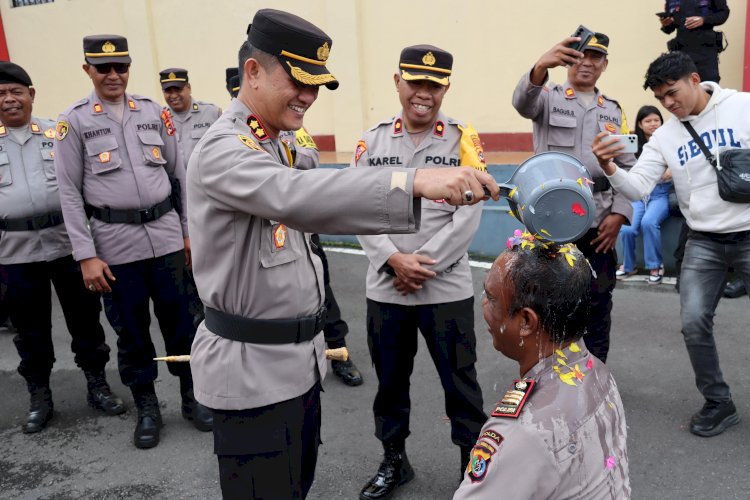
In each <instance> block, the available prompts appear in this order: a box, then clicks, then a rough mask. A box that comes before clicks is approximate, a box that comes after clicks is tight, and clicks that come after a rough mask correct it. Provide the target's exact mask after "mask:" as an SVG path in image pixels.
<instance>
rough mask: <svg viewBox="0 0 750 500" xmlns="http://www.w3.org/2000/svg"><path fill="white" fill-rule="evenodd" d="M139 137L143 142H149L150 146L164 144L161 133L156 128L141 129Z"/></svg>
mask: <svg viewBox="0 0 750 500" xmlns="http://www.w3.org/2000/svg"><path fill="white" fill-rule="evenodd" d="M138 138H139V139H140V140H141V142H142V143H143V144H148V145H149V146H163V145H164V140H162V138H161V134H159V132H158V131H156V130H139V131H138Z"/></svg>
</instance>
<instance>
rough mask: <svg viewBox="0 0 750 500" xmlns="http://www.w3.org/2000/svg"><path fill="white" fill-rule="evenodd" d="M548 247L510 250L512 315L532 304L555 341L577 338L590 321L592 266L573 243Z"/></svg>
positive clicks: (509, 272) (509, 276) (538, 246)
mask: <svg viewBox="0 0 750 500" xmlns="http://www.w3.org/2000/svg"><path fill="white" fill-rule="evenodd" d="M546 247H547V248H545V247H544V246H541V245H536V246H534V247H533V248H525V249H524V248H521V246H516V247H513V248H512V249H510V250H507V252H508V253H510V254H511V255H512V256H513V257H512V260H511V261H510V265H509V266H508V271H507V274H506V276H507V278H508V279H510V282H511V289H512V290H513V300H512V301H511V304H510V308H509V309H510V310H509V311H508V312H509V314H510V315H511V316H512V315H513V314H515V313H516V312H518V311H520V310H521V309H523V308H524V307H528V308H530V309H532V310H534V312H536V313H537V314H538V315H539V319H540V321H541V326H542V329H544V331H546V332H547V334H549V336H550V339H551V340H552V341H553V342H554V343H556V344H562V343H565V342H568V341H575V340H578V339H579V338H581V337H582V336H583V334H584V333H585V332H586V325H587V324H588V315H589V308H590V300H589V297H590V291H591V267H590V266H589V263H588V261H587V260H586V257H584V256H583V254H582V253H581V252H580V250H578V249H577V248H576V247H575V246H573V245H566V246H563V247H560V246H559V245H555V244H551V243H548V244H547V245H546ZM565 248H567V249H568V250H567V251H566V250H565ZM561 249H562V250H563V251H562V252H561ZM565 252H567V253H568V254H569V255H570V259H567V258H566V256H565Z"/></svg>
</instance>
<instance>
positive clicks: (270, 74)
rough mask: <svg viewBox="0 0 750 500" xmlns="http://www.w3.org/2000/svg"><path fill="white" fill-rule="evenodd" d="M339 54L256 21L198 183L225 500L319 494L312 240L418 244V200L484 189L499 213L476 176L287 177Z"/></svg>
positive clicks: (319, 290) (198, 268) (295, 26)
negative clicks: (295, 144) (316, 234)
mask: <svg viewBox="0 0 750 500" xmlns="http://www.w3.org/2000/svg"><path fill="white" fill-rule="evenodd" d="M331 45H332V41H331V39H330V38H329V37H328V36H327V35H326V34H325V33H323V32H322V31H321V30H320V29H318V28H317V27H316V26H314V25H312V24H311V23H309V22H307V21H305V20H303V19H301V18H299V17H297V16H294V15H292V14H288V13H286V12H281V11H277V10H273V9H262V10H259V11H258V12H257V13H256V15H255V17H254V19H253V22H252V25H251V27H250V29H249V32H248V39H247V42H246V44H245V45H244V48H243V50H242V51H241V56H240V64H239V68H240V69H241V71H242V75H243V76H242V82H241V88H240V92H239V95H238V97H237V99H234V100H233V101H232V103H231V104H230V106H229V109H228V110H227V112H225V113H224V115H222V117H221V118H219V120H218V121H217V122H216V123H215V124H214V126H213V127H211V129H210V130H209V131H208V132H207V133H206V135H205V136H204V137H203V138H202V139H201V141H200V142H199V143H198V146H197V147H196V150H195V154H194V155H193V156H192V157H191V161H190V165H189V166H188V169H187V170H188V174H187V177H188V200H189V204H190V212H189V218H190V227H191V228H192V230H193V251H194V272H195V279H196V283H197V284H198V289H199V291H200V295H201V297H203V298H204V300H205V304H206V321H205V322H204V323H203V324H201V326H200V327H199V329H198V333H197V334H196V337H195V341H194V342H193V349H192V353H191V355H192V357H191V365H192V367H193V372H194V374H195V394H196V397H197V398H198V400H199V401H200V402H201V403H203V404H205V405H206V406H208V407H210V408H213V409H214V451H215V453H216V454H217V455H218V461H219V474H220V480H221V487H222V492H223V494H224V496H225V498H247V497H248V496H251V495H254V496H255V497H256V498H261V497H262V498H300V497H301V498H304V497H305V496H306V494H307V492H308V490H309V488H310V485H311V484H312V480H313V476H314V470H315V463H316V460H317V449H318V444H319V437H320V382H321V381H322V379H323V377H324V375H325V372H326V362H325V357H324V349H323V347H324V339H323V335H322V334H321V330H322V328H323V324H322V320H323V314H324V312H323V311H322V307H321V306H322V305H323V302H324V297H325V292H324V287H323V269H322V265H321V262H320V259H319V258H318V257H317V256H316V255H315V254H314V253H313V252H312V249H311V242H310V235H309V233H308V232H313V231H320V232H334V233H349V234H352V233H378V232H380V233H382V232H413V231H415V230H417V229H418V224H419V203H420V202H419V200H418V199H416V200H415V199H413V197H419V196H425V197H428V198H445V199H447V200H450V202H451V203H456V204H458V203H473V202H477V201H478V200H480V199H482V197H483V189H482V184H486V185H487V187H488V188H489V189H490V192H491V193H492V196H493V197H494V198H495V199H497V193H498V187H497V184H496V183H495V182H494V180H493V179H492V178H491V177H490V176H489V175H487V174H485V173H482V172H478V171H475V170H473V169H454V170H452V171H449V170H422V171H414V170H410V169H399V168H395V169H389V170H380V169H369V170H367V171H364V170H363V169H357V170H355V169H346V170H343V171H337V170H333V169H313V170H306V171H305V170H298V169H292V168H289V166H291V165H290V154H289V150H288V148H287V146H286V144H285V143H284V142H283V141H279V140H278V135H279V132H280V131H283V130H297V129H299V128H300V127H302V121H303V118H304V115H305V112H306V111H307V110H308V108H309V107H310V106H311V105H312V104H313V102H314V101H315V99H316V98H317V94H318V89H319V87H320V86H321V85H326V86H327V87H328V88H330V89H335V88H336V87H338V82H337V81H336V79H335V77H334V76H333V75H331V74H330V72H329V71H328V69H327V68H326V62H327V60H328V56H329V53H330V50H331ZM311 193H314V196H311ZM365 198H367V199H369V200H371V203H362V202H361V201H362V200H363V199H365ZM466 200H469V201H466ZM415 208H416V212H415Z"/></svg>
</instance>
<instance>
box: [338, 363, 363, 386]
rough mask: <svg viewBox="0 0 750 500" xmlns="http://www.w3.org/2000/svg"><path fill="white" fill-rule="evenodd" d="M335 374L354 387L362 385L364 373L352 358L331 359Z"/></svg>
mask: <svg viewBox="0 0 750 500" xmlns="http://www.w3.org/2000/svg"><path fill="white" fill-rule="evenodd" d="M331 368H333V374H334V375H336V376H337V377H338V378H340V379H341V380H342V381H343V382H344V383H345V384H346V385H350V386H352V387H355V386H358V385H362V374H361V373H360V372H359V370H358V369H357V367H356V366H355V365H354V363H353V362H352V360H351V358H350V359H347V360H346V361H335V360H334V361H331Z"/></svg>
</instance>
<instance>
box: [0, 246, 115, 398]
mask: <svg viewBox="0 0 750 500" xmlns="http://www.w3.org/2000/svg"><path fill="white" fill-rule="evenodd" d="M3 267H4V268H5V272H6V273H7V278H8V293H7V296H6V299H7V301H8V308H9V313H10V320H11V322H12V323H13V325H14V326H15V328H16V332H17V333H16V336H15V337H14V339H13V342H14V343H15V344H16V349H17V350H18V354H19V355H20V356H21V363H20V364H19V366H18V373H20V374H21V376H22V377H23V378H25V379H26V381H27V382H28V383H29V384H31V385H47V384H49V376H50V373H51V372H52V365H53V364H54V362H55V351H54V347H53V345H52V290H51V288H50V282H52V284H53V285H54V286H55V291H56V292H57V297H58V299H59V301H60V306H61V307H62V312H63V316H64V317H65V325H66V326H67V328H68V332H70V336H71V337H72V341H71V350H72V351H73V353H74V354H75V357H74V360H75V363H76V365H78V366H79V367H80V368H81V369H82V370H84V371H89V372H94V373H96V372H101V371H103V370H104V366H105V365H106V364H107V361H109V346H107V344H106V343H105V341H104V330H103V329H102V325H101V324H100V323H99V313H100V312H101V310H102V306H101V302H100V300H99V294H96V293H92V292H90V291H88V290H87V289H86V287H85V286H84V283H83V277H82V276H81V269H80V267H79V265H78V263H77V262H76V261H75V260H73V257H72V256H70V255H68V256H66V257H62V258H59V259H56V260H53V261H50V262H32V263H27V264H8V265H5V266H3Z"/></svg>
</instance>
